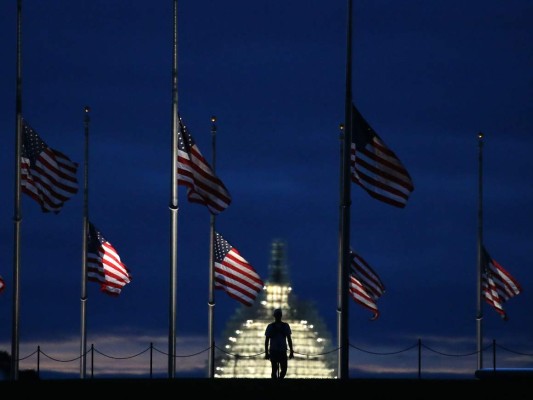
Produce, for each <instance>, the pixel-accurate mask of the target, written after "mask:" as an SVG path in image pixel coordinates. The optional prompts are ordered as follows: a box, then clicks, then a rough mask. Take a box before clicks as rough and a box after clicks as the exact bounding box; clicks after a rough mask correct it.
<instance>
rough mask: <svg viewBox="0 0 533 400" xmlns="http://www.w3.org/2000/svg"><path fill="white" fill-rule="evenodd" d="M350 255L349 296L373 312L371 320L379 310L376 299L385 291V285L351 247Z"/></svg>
mask: <svg viewBox="0 0 533 400" xmlns="http://www.w3.org/2000/svg"><path fill="white" fill-rule="evenodd" d="M350 257H351V265H350V282H349V285H348V287H349V291H350V296H351V297H352V299H353V300H354V301H355V302H356V303H359V304H360V305H362V306H363V307H365V308H367V309H368V310H370V311H371V312H373V313H374V315H373V317H372V318H371V319H372V320H374V319H377V318H378V317H379V310H378V306H377V304H376V301H377V299H378V298H380V297H381V295H382V294H383V293H384V292H385V286H384V285H383V283H382V282H381V279H380V278H379V276H378V274H376V273H375V272H374V270H373V269H372V268H371V267H370V265H368V263H367V262H366V261H365V260H364V259H363V258H362V257H361V256H359V255H358V254H356V253H355V252H354V251H353V249H350Z"/></svg>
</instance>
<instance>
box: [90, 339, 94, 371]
mask: <svg viewBox="0 0 533 400" xmlns="http://www.w3.org/2000/svg"><path fill="white" fill-rule="evenodd" d="M93 378H94V343H91V379H93Z"/></svg>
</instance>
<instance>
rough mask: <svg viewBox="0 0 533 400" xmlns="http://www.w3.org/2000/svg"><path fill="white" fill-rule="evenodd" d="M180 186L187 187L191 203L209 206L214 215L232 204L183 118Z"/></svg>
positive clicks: (179, 163) (179, 159)
mask: <svg viewBox="0 0 533 400" xmlns="http://www.w3.org/2000/svg"><path fill="white" fill-rule="evenodd" d="M178 185H183V186H186V187H187V198H188V199H189V201H190V202H191V203H198V204H203V205H205V206H207V208H208V209H209V211H210V212H211V214H213V215H216V214H219V213H220V212H222V211H224V210H225V209H226V208H227V207H228V206H229V205H230V203H231V196H230V194H229V192H228V189H226V186H224V183H222V181H221V180H220V179H219V178H218V177H217V176H216V175H215V173H214V172H213V169H212V168H211V166H210V165H209V163H208V162H207V161H206V159H205V158H204V157H203V156H202V153H200V149H199V148H198V146H197V145H196V143H195V142H194V140H193V138H192V136H191V134H190V133H189V131H188V130H187V128H186V127H185V125H184V124H183V123H182V121H181V118H180V129H179V131H178Z"/></svg>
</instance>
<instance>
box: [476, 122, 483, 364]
mask: <svg viewBox="0 0 533 400" xmlns="http://www.w3.org/2000/svg"><path fill="white" fill-rule="evenodd" d="M478 171H479V174H478V211H477V212H478V225H477V282H476V287H477V293H476V299H477V316H476V325H477V369H478V370H479V369H482V368H483V329H482V322H483V308H482V307H483V301H482V287H481V277H482V263H483V255H482V252H483V133H481V132H480V133H478Z"/></svg>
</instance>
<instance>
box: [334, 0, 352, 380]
mask: <svg viewBox="0 0 533 400" xmlns="http://www.w3.org/2000/svg"><path fill="white" fill-rule="evenodd" d="M347 25H348V26H347V33H346V96H345V104H344V113H345V114H344V119H345V121H344V144H343V146H342V161H341V173H340V174H341V177H340V209H339V214H340V217H339V266H338V271H339V272H338V291H337V341H338V347H339V352H338V362H337V369H338V371H337V373H338V377H339V378H340V379H348V378H349V375H348V358H349V351H350V348H349V340H348V296H349V292H348V288H349V286H348V284H349V274H350V205H351V192H350V188H351V186H350V185H351V181H350V150H351V142H352V118H351V109H352V89H351V86H352V0H348V23H347Z"/></svg>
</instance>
